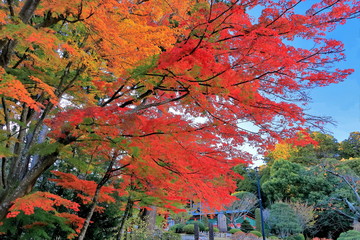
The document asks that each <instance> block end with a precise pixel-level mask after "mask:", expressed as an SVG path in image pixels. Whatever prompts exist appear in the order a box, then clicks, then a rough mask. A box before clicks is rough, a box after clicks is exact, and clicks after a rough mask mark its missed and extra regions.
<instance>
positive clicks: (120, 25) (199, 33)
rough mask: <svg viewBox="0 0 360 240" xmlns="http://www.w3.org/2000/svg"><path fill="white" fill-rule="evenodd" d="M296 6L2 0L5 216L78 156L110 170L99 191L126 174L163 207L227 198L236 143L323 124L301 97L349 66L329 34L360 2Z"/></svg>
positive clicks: (1, 211)
mask: <svg viewBox="0 0 360 240" xmlns="http://www.w3.org/2000/svg"><path fill="white" fill-rule="evenodd" d="M302 4H303V1H301V0H296V1H295V0H279V1H271V0H235V1H215V0H211V1H201V0H200V1H195V0H187V1H181V0H168V1H163V0H149V1H146V0H144V1H141V0H140V1H131V0H125V1H120V2H118V1H112V0H91V1H86V2H84V1H82V0H75V1H67V0H58V1H51V0H45V1H39V0H26V1H12V0H7V1H3V2H1V3H0V29H1V31H0V72H1V77H0V95H1V112H0V123H1V140H2V141H1V145H0V155H1V158H2V159H1V171H0V173H1V177H0V179H1V182H0V185H1V189H0V219H3V218H4V217H5V216H6V215H7V213H8V210H9V209H10V208H11V206H12V205H13V204H14V201H15V200H16V199H18V198H20V197H23V196H24V195H26V194H27V193H29V192H31V190H32V188H33V186H34V184H35V182H36V181H37V179H38V178H39V176H41V174H42V173H44V171H46V170H47V169H48V168H49V167H50V166H52V165H53V164H54V163H55V161H56V160H58V159H63V160H66V159H68V156H69V155H70V154H71V153H73V154H74V155H76V156H77V155H79V156H80V155H81V154H79V153H80V152H82V153H85V154H84V155H83V156H85V157H83V158H82V160H83V161H84V162H86V163H89V166H92V165H97V166H105V167H104V170H103V171H102V172H101V174H103V175H102V176H103V177H105V176H106V177H105V179H106V181H105V182H100V183H98V185H97V186H99V187H98V188H97V189H98V191H97V192H98V193H99V192H101V188H103V185H105V183H106V184H108V183H109V182H108V181H110V180H111V179H119V176H120V175H121V177H122V178H123V181H124V185H125V186H129V185H130V183H132V184H134V183H136V184H137V185H138V186H139V188H141V189H142V190H143V191H144V192H145V193H146V194H147V195H149V196H154V197H156V198H158V199H161V201H162V204H163V206H164V207H168V208H174V206H172V203H173V202H176V201H178V202H181V201H185V200H186V199H191V198H200V199H206V200H207V201H208V202H209V204H211V206H213V207H218V206H221V205H222V204H226V203H229V202H230V201H231V200H232V198H231V196H230V194H229V193H230V192H232V191H234V189H235V182H234V181H233V179H234V177H236V174H234V173H232V172H231V171H230V169H231V168H232V167H233V166H236V165H237V164H239V163H243V162H246V161H249V159H250V154H249V153H247V152H246V151H244V150H242V148H241V146H243V145H244V144H249V145H251V146H255V147H258V149H259V151H265V150H266V149H267V147H268V146H269V145H271V144H273V143H274V142H275V141H276V140H277V139H280V138H282V137H292V136H293V135H295V133H296V132H298V131H300V130H301V129H303V128H306V127H307V125H306V124H307V123H309V124H310V126H313V125H315V126H318V125H320V124H321V123H322V122H323V120H322V119H320V118H314V117H313V116H308V115H306V114H305V113H304V111H303V109H302V107H301V103H304V102H306V101H307V98H306V97H305V95H304V92H303V91H304V90H306V89H308V88H312V87H317V86H320V87H322V86H326V85H328V84H331V83H337V82H339V81H342V80H344V79H345V78H346V77H347V76H348V75H349V74H350V73H351V72H352V70H350V69H345V70H341V69H334V68H332V63H334V62H337V61H340V60H342V59H343V58H344V55H343V45H342V43H341V42H339V41H336V40H333V39H328V38H326V32H328V31H331V30H332V29H334V28H335V27H336V25H337V24H344V23H345V22H346V20H347V19H351V18H356V17H358V16H359V11H360V4H359V1H356V0H343V1H341V0H323V1H320V0H319V1H315V2H314V3H313V4H312V5H311V6H309V7H308V9H307V11H306V12H305V13H303V14H301V13H298V12H299V11H297V10H296V9H297V8H298V7H300V6H302ZM256 7H260V8H261V9H262V11H261V14H258V15H257V14H255V13H254V11H255V10H254V8H256ZM295 39H305V40H307V41H310V42H312V43H313V44H314V47H312V48H310V49H306V48H299V47H295V46H293V45H292V44H291V41H292V40H295ZM248 126H251V127H248ZM254 129H255V130H254ZM113 153H117V154H115V155H114V154H113ZM109 156H113V158H111V157H110V158H109ZM94 159H95V160H94ZM93 160H94V162H92V161H93ZM106 163H108V164H106ZM109 163H110V164H109ZM89 171H91V169H90V170H89ZM65 174H66V173H65ZM101 174H100V175H101ZM104 174H105V175H104ZM106 174H107V175H106ZM61 176H66V175H61ZM133 179H135V180H136V181H133ZM104 189H105V188H104ZM124 191H125V190H124ZM87 194H89V192H87ZM95 195H96V193H93V196H91V197H93V199H92V201H93V202H94V205H96V201H97V199H96V198H94V197H95ZM227 196H228V197H227ZM91 197H90V198H91Z"/></svg>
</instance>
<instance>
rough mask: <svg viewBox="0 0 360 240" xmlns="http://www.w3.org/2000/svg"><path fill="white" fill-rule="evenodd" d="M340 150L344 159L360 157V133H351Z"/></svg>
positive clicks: (342, 143)
mask: <svg viewBox="0 0 360 240" xmlns="http://www.w3.org/2000/svg"><path fill="white" fill-rule="evenodd" d="M340 150H341V151H340V155H341V157H343V158H356V157H357V158H358V157H360V132H352V133H350V136H349V137H348V138H347V139H345V140H344V141H342V142H341V144H340Z"/></svg>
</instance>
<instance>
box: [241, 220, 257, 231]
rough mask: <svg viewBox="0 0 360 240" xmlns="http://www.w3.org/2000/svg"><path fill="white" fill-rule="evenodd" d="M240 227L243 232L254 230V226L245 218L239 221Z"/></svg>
mask: <svg viewBox="0 0 360 240" xmlns="http://www.w3.org/2000/svg"><path fill="white" fill-rule="evenodd" d="M240 229H241V231H243V232H244V233H249V232H251V231H253V230H254V228H253V227H252V226H251V224H250V222H249V221H248V220H246V219H245V220H244V221H243V222H242V223H241V228H240Z"/></svg>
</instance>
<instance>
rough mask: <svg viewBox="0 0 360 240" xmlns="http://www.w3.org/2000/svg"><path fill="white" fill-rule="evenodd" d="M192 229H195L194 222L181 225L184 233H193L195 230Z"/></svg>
mask: <svg viewBox="0 0 360 240" xmlns="http://www.w3.org/2000/svg"><path fill="white" fill-rule="evenodd" d="M194 229H195V226H194V224H187V225H185V227H183V231H184V233H187V234H194V232H195V230H194Z"/></svg>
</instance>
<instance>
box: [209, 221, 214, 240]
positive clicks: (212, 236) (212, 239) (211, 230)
mask: <svg viewBox="0 0 360 240" xmlns="http://www.w3.org/2000/svg"><path fill="white" fill-rule="evenodd" d="M214 239H215V236H214V225H213V224H212V223H211V222H209V240H214Z"/></svg>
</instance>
